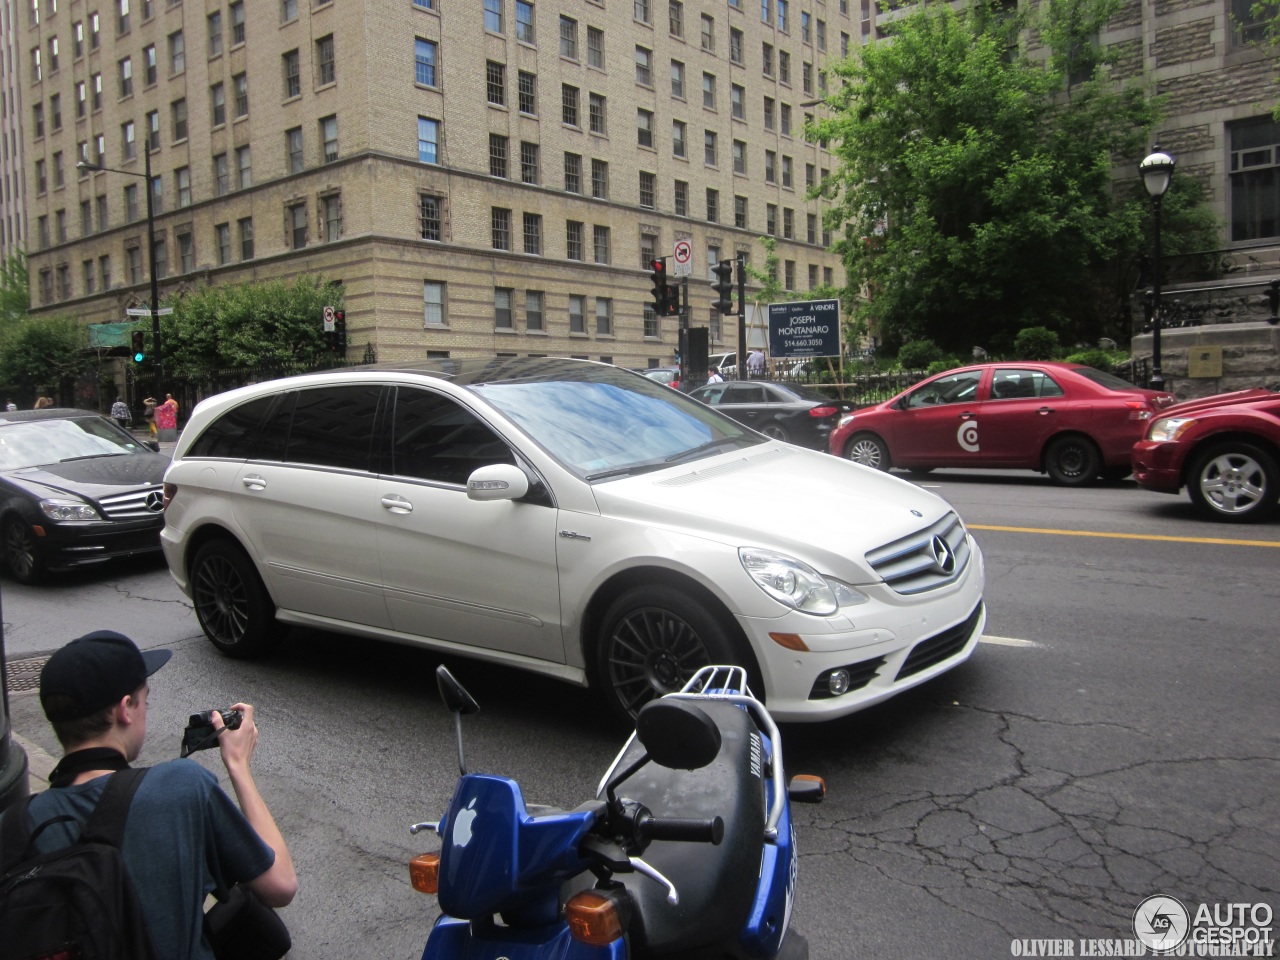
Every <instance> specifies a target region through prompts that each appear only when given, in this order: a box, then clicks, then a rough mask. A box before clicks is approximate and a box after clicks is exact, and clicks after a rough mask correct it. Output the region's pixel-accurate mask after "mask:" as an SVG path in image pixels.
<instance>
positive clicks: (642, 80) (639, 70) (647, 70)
mask: <svg viewBox="0 0 1280 960" xmlns="http://www.w3.org/2000/svg"><path fill="white" fill-rule="evenodd" d="M636 83H638V84H640V85H641V86H643V87H652V86H653V51H652V50H649V49H648V48H647V47H636Z"/></svg>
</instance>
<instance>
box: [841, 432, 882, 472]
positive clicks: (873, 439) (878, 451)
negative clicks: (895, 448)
mask: <svg viewBox="0 0 1280 960" xmlns="http://www.w3.org/2000/svg"><path fill="white" fill-rule="evenodd" d="M844 455H845V457H846V458H847V459H849V460H852V461H853V462H854V463H860V464H862V465H863V466H864V467H873V468H875V469H876V470H886V471H887V470H888V469H889V468H890V467H891V466H893V461H892V460H890V459H889V448H888V447H886V446H885V445H884V441H883V440H881V439H880V438H879V437H877V436H876V435H875V434H874V433H855V434H854V435H853V436H852V437H850V438H849V442H848V443H846V444H845V445H844Z"/></svg>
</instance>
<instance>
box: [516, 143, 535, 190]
mask: <svg viewBox="0 0 1280 960" xmlns="http://www.w3.org/2000/svg"><path fill="white" fill-rule="evenodd" d="M520 182H521V183H538V182H539V173H538V145H537V144H536V143H529V142H528V141H524V142H522V143H521V144H520Z"/></svg>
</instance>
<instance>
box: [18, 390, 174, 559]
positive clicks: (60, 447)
mask: <svg viewBox="0 0 1280 960" xmlns="http://www.w3.org/2000/svg"><path fill="white" fill-rule="evenodd" d="M156 449H157V447H156V445H153V444H152V443H151V442H148V441H143V440H139V439H138V438H136V437H134V436H133V435H132V434H131V433H129V432H128V431H126V430H123V429H121V428H120V426H119V425H117V424H116V423H113V422H112V421H110V420H108V419H107V418H106V417H101V416H98V414H96V413H91V412H89V411H87V410H67V409H60V408H58V407H47V408H45V409H43V410H22V411H17V412H9V413H5V412H0V549H2V550H3V553H4V561H5V564H6V565H7V566H8V568H9V573H10V574H11V575H12V576H13V578H14V579H15V580H18V581H20V582H22V583H38V582H39V581H40V580H41V579H42V578H43V577H44V576H45V574H46V573H49V572H52V571H56V570H67V569H70V568H71V567H78V566H82V565H85V564H90V563H101V562H103V561H105V560H110V559H112V558H114V557H124V556H129V555H132V554H136V553H149V552H151V551H155V550H159V549H160V530H161V528H162V527H163V526H164V512H163V510H164V498H163V493H162V491H163V486H162V482H161V481H162V480H163V478H164V471H165V469H166V468H167V467H168V466H169V458H168V457H165V456H161V455H160V454H159V453H157V452H156Z"/></svg>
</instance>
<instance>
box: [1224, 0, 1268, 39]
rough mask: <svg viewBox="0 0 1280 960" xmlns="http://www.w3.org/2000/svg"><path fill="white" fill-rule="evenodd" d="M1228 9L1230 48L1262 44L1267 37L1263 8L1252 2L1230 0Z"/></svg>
mask: <svg viewBox="0 0 1280 960" xmlns="http://www.w3.org/2000/svg"><path fill="white" fill-rule="evenodd" d="M1230 7H1231V46H1232V47H1243V46H1247V45H1249V44H1253V43H1262V42H1263V41H1264V40H1265V39H1266V36H1267V23H1268V17H1267V15H1266V10H1265V8H1263V6H1262V5H1259V4H1256V3H1255V2H1254V0H1231V3H1230ZM1272 12H1274V10H1273V11H1272Z"/></svg>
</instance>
